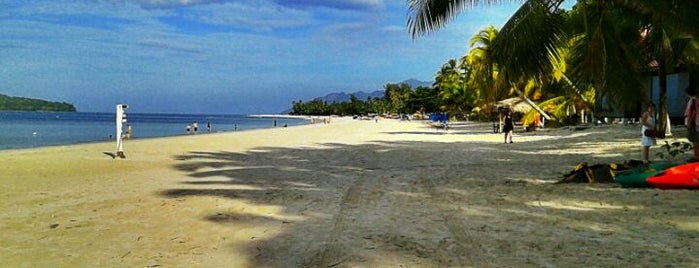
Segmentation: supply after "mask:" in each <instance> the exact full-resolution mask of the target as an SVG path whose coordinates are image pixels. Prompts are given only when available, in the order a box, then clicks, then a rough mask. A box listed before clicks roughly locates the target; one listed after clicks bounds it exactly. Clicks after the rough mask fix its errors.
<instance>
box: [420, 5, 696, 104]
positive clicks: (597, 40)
mask: <svg viewBox="0 0 699 268" xmlns="http://www.w3.org/2000/svg"><path fill="white" fill-rule="evenodd" d="M502 2H512V3H522V5H521V6H520V8H519V9H518V10H517V11H516V12H515V13H514V14H513V15H512V17H511V18H510V19H509V20H508V21H507V22H506V24H505V25H504V26H503V27H502V29H501V30H500V34H499V37H498V38H497V39H496V40H495V41H494V42H493V43H492V54H491V55H492V57H493V61H494V62H496V63H498V64H499V67H500V68H501V72H503V74H501V75H504V76H505V77H507V79H506V80H510V81H516V80H517V79H519V78H518V77H521V76H526V77H542V76H546V75H549V74H550V73H551V72H552V69H553V64H552V62H554V61H555V60H556V59H558V58H560V55H559V53H558V50H557V47H559V46H561V45H564V44H566V43H567V42H568V41H570V40H571V39H572V40H576V41H577V42H576V43H574V44H572V46H571V50H572V52H571V54H572V56H571V60H570V65H571V71H570V72H571V73H572V74H573V75H572V77H573V78H574V79H572V80H573V82H574V83H575V84H576V85H579V86H580V87H583V88H584V87H586V85H592V86H594V88H595V89H596V90H597V91H598V94H595V96H596V98H602V97H606V98H609V99H610V100H612V101H615V100H616V101H617V102H618V103H619V104H628V103H637V100H638V96H642V94H638V93H639V90H641V88H642V87H641V85H642V81H641V79H640V75H639V74H640V72H641V71H642V68H641V67H642V66H644V64H643V63H642V62H640V60H641V59H642V57H641V54H640V46H637V43H638V41H639V36H640V34H641V32H640V30H641V29H642V28H643V27H646V26H648V25H653V26H660V25H662V26H663V28H664V29H672V30H673V32H681V33H683V34H685V35H687V36H690V37H693V36H695V35H696V33H697V31H698V30H699V16H696V15H695V14H693V13H694V12H695V10H697V7H699V1H679V0H667V1H651V0H612V1H605V0H589V1H576V3H577V4H576V8H575V9H576V11H574V12H573V13H572V14H571V17H569V18H566V14H565V13H564V12H563V10H562V9H561V8H560V6H561V4H562V3H563V2H564V1H563V0H526V1H497V0H481V1H478V0H408V4H409V17H408V28H409V31H410V33H411V35H412V36H413V37H414V38H415V37H418V36H421V35H424V34H428V33H430V32H432V31H435V30H437V29H439V28H441V27H442V26H444V25H445V24H446V23H447V22H449V21H450V20H451V19H453V18H454V17H455V16H456V15H458V14H459V13H460V12H461V11H463V10H464V9H469V8H473V7H474V6H478V5H484V4H494V3H502ZM575 22H577V23H578V24H577V26H578V27H577V28H575V26H576V24H574V23H575ZM661 93H662V92H661ZM663 109H664V107H663Z"/></svg>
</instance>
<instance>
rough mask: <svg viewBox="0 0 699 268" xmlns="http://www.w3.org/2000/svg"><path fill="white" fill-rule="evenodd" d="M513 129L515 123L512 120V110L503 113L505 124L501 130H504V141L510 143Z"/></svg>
mask: <svg viewBox="0 0 699 268" xmlns="http://www.w3.org/2000/svg"><path fill="white" fill-rule="evenodd" d="M514 130H515V123H514V122H513V121H512V112H511V111H507V114H506V115H505V126H504V127H503V129H502V132H505V143H508V142H509V143H512V132H513V131H514Z"/></svg>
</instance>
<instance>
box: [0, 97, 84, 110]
mask: <svg viewBox="0 0 699 268" xmlns="http://www.w3.org/2000/svg"><path fill="white" fill-rule="evenodd" d="M0 111H43V112H75V111H77V110H76V109H75V106H73V104H70V103H67V102H55V101H47V100H40V99H31V98H23V97H13V96H8V95H3V94H0Z"/></svg>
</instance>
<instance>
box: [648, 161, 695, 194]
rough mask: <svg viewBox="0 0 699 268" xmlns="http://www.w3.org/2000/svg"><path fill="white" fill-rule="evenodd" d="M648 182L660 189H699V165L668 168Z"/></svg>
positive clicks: (651, 177)
mask: <svg viewBox="0 0 699 268" xmlns="http://www.w3.org/2000/svg"><path fill="white" fill-rule="evenodd" d="M646 182H648V183H649V184H651V185H653V187H656V188H660V189H699V163H690V164H684V165H679V166H675V167H671V168H668V169H666V170H663V171H662V172H659V173H658V174H655V175H653V176H650V177H648V179H646Z"/></svg>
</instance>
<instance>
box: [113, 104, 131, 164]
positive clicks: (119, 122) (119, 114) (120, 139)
mask: <svg viewBox="0 0 699 268" xmlns="http://www.w3.org/2000/svg"><path fill="white" fill-rule="evenodd" d="M126 108H129V106H128V105H126V104H117V106H116V142H117V144H116V147H117V148H116V149H117V150H116V156H117V157H119V158H126V155H124V134H123V132H122V130H123V125H124V123H126V113H125V112H124V110H126Z"/></svg>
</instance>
